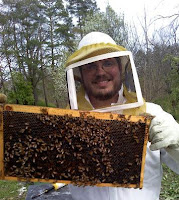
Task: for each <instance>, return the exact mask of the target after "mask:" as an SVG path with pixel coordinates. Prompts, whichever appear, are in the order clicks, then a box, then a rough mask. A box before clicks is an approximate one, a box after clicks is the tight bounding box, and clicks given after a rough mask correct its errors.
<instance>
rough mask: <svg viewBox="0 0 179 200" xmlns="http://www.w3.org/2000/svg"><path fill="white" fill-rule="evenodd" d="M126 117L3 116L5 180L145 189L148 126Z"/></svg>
mask: <svg viewBox="0 0 179 200" xmlns="http://www.w3.org/2000/svg"><path fill="white" fill-rule="evenodd" d="M121 116H122V115H119V118H120V120H113V119H108V120H106V119H105V120H104V119H96V118H95V117H92V116H87V117H85V116H84V115H83V114H81V115H80V117H73V116H71V115H63V116H59V115H48V114H38V113H30V112H29V113H27V112H14V111H3V131H4V175H5V176H8V177H17V178H24V179H28V180H29V179H45V180H46V181H47V182H48V180H51V179H53V180H54V181H57V180H67V181H70V182H71V183H73V184H76V185H97V184H101V183H111V184H113V185H117V186H124V187H130V185H133V187H140V182H141V164H142V162H143V160H142V159H143V149H144V141H145V140H146V139H147V135H148V132H147V130H148V125H147V124H146V123H145V121H144V122H143V121H141V120H138V121H137V122H131V121H130V119H129V118H128V119H126V118H125V116H122V119H121ZM111 118H112V117H111Z"/></svg>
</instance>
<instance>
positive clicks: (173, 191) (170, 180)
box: [160, 165, 179, 200]
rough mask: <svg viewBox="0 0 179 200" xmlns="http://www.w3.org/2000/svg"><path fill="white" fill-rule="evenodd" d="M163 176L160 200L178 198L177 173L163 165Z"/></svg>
mask: <svg viewBox="0 0 179 200" xmlns="http://www.w3.org/2000/svg"><path fill="white" fill-rule="evenodd" d="M163 169H164V176H163V180H162V190H161V194H160V200H179V175H177V174H176V173H174V172H173V171H171V170H170V169H169V168H168V167H167V166H165V165H163Z"/></svg>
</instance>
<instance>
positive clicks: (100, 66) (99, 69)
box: [96, 63, 106, 75]
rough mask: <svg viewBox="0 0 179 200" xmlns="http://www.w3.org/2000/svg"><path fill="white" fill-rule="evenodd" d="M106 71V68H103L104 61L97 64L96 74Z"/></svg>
mask: <svg viewBox="0 0 179 200" xmlns="http://www.w3.org/2000/svg"><path fill="white" fill-rule="evenodd" d="M104 73H106V72H105V70H104V68H103V64H102V63H99V64H98V65H97V66H96V74H98V75H99V74H104Z"/></svg>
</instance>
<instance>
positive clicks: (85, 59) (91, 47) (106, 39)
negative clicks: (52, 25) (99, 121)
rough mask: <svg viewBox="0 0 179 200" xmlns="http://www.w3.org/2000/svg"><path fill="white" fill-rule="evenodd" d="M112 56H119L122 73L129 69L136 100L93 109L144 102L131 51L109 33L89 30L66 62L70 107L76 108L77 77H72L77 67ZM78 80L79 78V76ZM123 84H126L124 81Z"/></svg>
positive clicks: (76, 72) (126, 106) (123, 107)
mask: <svg viewBox="0 0 179 200" xmlns="http://www.w3.org/2000/svg"><path fill="white" fill-rule="evenodd" d="M112 57H120V60H121V63H122V73H123V72H124V73H126V69H127V67H128V68H130V69H131V71H132V76H131V77H132V78H133V79H132V81H131V80H130V83H132V84H133V85H134V88H135V93H136V96H137V101H136V102H134V103H129V104H123V105H119V104H116V105H112V106H110V107H107V108H102V109H97V110H94V111H99V112H109V111H110V112H111V111H116V110H123V109H129V108H134V107H139V106H141V105H143V103H144V102H143V98H142V93H141V88H140V84H139V80H138V75H137V72H136V68H135V65H134V61H133V58H132V53H131V52H129V51H127V50H126V49H125V48H124V47H122V46H119V45H117V44H116V42H115V41H114V40H113V39H112V38H111V37H110V36H109V35H107V34H105V33H101V32H91V33H88V34H87V35H86V36H84V37H83V38H82V40H81V41H80V42H79V45H78V50H77V51H75V52H74V53H73V54H72V55H71V56H70V57H69V58H68V60H67V62H66V72H67V82H68V94H69V101H70V107H71V109H78V102H77V94H76V87H75V80H77V79H78V77H77V79H74V76H75V77H76V76H78V75H80V72H79V67H80V66H83V65H85V64H88V63H92V62H95V61H99V60H103V59H107V58H112ZM128 63H130V64H128ZM126 66H127V67H126ZM127 73H128V72H127ZM127 73H126V74H127ZM78 80H80V78H79V79H78ZM124 84H125V85H126V83H124Z"/></svg>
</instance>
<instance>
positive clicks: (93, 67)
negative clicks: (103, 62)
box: [86, 65, 96, 70]
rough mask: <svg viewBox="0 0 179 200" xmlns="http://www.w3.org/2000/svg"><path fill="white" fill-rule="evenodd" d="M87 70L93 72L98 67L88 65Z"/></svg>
mask: <svg viewBox="0 0 179 200" xmlns="http://www.w3.org/2000/svg"><path fill="white" fill-rule="evenodd" d="M86 69H87V70H93V69H96V65H86Z"/></svg>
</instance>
